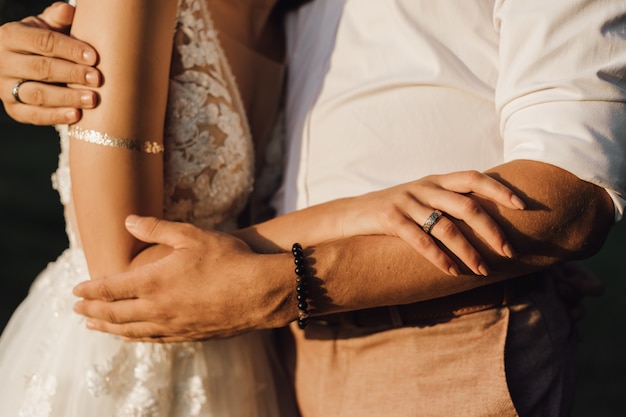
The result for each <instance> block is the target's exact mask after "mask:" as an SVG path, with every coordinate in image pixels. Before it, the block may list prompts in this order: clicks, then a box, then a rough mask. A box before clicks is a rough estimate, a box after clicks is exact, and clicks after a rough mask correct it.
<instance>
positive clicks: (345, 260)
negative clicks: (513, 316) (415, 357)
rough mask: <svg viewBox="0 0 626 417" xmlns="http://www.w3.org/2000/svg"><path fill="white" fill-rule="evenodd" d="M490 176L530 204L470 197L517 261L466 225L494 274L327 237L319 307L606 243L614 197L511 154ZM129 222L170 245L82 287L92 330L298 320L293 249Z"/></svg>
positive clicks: (319, 260) (193, 328) (522, 268)
mask: <svg viewBox="0 0 626 417" xmlns="http://www.w3.org/2000/svg"><path fill="white" fill-rule="evenodd" d="M491 175H493V176H495V177H497V178H498V179H500V180H501V181H503V182H505V183H506V184H509V185H510V186H511V187H512V188H513V189H514V190H517V192H518V193H519V194H520V195H523V196H524V199H525V201H526V202H527V204H528V208H527V209H526V210H524V211H520V210H502V211H499V210H498V208H497V206H495V205H491V204H486V203H485V202H484V201H480V200H479V199H478V197H474V198H476V199H477V201H479V202H481V203H482V204H484V208H485V209H486V210H487V211H488V213H489V214H490V215H491V216H493V218H494V219H496V221H497V222H498V223H499V224H500V225H501V227H502V228H503V230H504V232H505V234H506V235H507V236H508V237H509V238H510V239H511V241H512V244H513V245H514V247H515V248H516V250H517V253H518V256H517V257H516V258H515V259H508V258H505V257H502V256H500V255H499V254H498V253H496V252H495V251H493V250H491V249H490V248H489V247H486V246H485V245H484V243H483V242H482V241H481V240H480V239H479V238H477V237H476V236H474V235H472V233H470V232H469V231H468V233H467V236H468V237H469V239H470V242H471V243H472V244H474V245H475V246H476V247H477V248H478V249H479V251H480V253H481V255H482V256H483V257H484V258H485V259H486V260H487V262H488V263H489V266H490V269H491V273H490V274H489V276H488V277H482V276H476V275H474V274H471V273H469V271H467V270H466V271H464V272H463V274H462V275H461V276H460V277H451V276H449V275H447V274H445V273H443V272H441V271H440V270H439V269H437V268H435V267H434V266H433V265H432V264H431V263H429V262H428V261H427V260H426V259H425V258H423V257H421V256H420V255H418V254H416V253H415V251H414V250H413V249H412V248H411V247H410V246H409V245H407V244H406V243H405V242H403V241H402V240H400V239H398V238H393V237H387V236H359V237H353V238H348V239H342V240H337V241H331V242H327V243H323V244H319V245H316V246H314V247H311V248H307V253H309V254H310V258H311V259H312V260H313V262H314V265H313V267H314V269H315V277H316V278H318V279H319V280H315V282H316V283H319V284H316V288H317V291H314V295H313V297H312V298H313V300H312V303H311V304H312V306H313V307H314V308H313V311H314V314H326V313H332V312H337V311H344V310H355V309H362V308H369V307H374V306H381V305H395V304H403V303H410V302H416V301H420V300H425V299H431V298H436V297H441V296H444V295H447V294H452V293H457V292H460V291H464V290H468V289H470V288H474V287H478V286H482V285H486V284H489V283H492V282H495V281H499V280H503V279H507V278H512V277H517V276H521V275H524V274H526V273H528V272H531V271H534V270H538V269H541V268H545V267H547V266H549V265H552V264H555V263H557V262H561V261H565V260H570V259H580V258H584V257H587V256H589V255H591V254H593V253H594V252H595V251H597V250H598V249H599V248H600V247H601V245H602V242H603V241H604V239H605V237H606V235H607V233H608V230H609V229H610V227H611V225H612V224H613V218H614V209H613V204H612V201H611V199H610V197H609V196H608V194H607V193H606V192H605V191H604V190H603V189H601V188H599V187H597V186H595V185H592V184H590V183H588V182H585V181H582V180H580V179H578V178H577V177H575V176H573V175H572V174H570V173H568V172H566V171H564V170H562V169H560V168H556V167H554V166H551V165H547V164H544V163H539V162H532V161H515V162H511V163H507V164H504V165H502V166H500V167H497V168H495V169H494V170H492V171H491ZM458 226H459V227H460V228H464V225H463V224H460V223H458ZM129 230H131V232H133V233H134V234H135V235H136V236H137V237H139V238H140V239H145V240H148V241H155V242H158V243H162V244H166V245H170V246H172V247H174V251H173V253H172V254H171V255H169V256H168V257H166V258H164V259H162V260H160V261H158V262H155V263H154V264H151V265H148V266H146V267H144V268H140V269H137V270H135V271H131V272H129V273H125V274H120V275H116V276H112V277H108V278H105V279H102V280H97V281H93V282H89V283H84V284H81V285H80V286H79V287H77V289H76V294H77V295H78V296H80V297H84V298H85V300H84V301H82V302H79V303H78V304H77V306H76V311H77V312H79V313H81V314H85V315H87V316H89V317H91V319H90V320H89V321H88V325H89V327H91V328H93V329H98V330H102V331H106V332H112V333H117V334H120V335H123V336H126V337H128V338H130V339H133V340H152V341H180V340H199V339H205V338H211V337H224V336H230V335H233V334H237V333H240V332H243V331H247V330H251V329H259V328H271V327H279V326H283V325H285V324H287V323H288V322H290V321H292V320H294V319H295V318H296V317H297V314H298V309H297V302H296V300H295V274H294V272H293V257H292V255H291V254H289V253H281V254H274V255H259V254H255V253H253V252H252V251H251V250H250V249H249V248H248V247H247V246H246V245H245V244H244V243H243V242H242V241H240V240H238V239H235V238H233V237H232V236H229V235H224V234H219V233H215V232H206V231H201V230H199V229H196V228H193V227H192V226H189V225H182V224H175V223H167V222H162V221H156V220H155V219H147V220H146V219H142V220H141V221H139V222H138V223H136V224H135V225H134V226H131V227H130V228H129ZM294 233H295V235H297V231H295V232H294Z"/></svg>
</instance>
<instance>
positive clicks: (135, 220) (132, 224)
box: [125, 214, 139, 229]
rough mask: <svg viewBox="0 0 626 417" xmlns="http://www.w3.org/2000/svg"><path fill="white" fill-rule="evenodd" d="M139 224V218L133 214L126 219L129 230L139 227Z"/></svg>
mask: <svg viewBox="0 0 626 417" xmlns="http://www.w3.org/2000/svg"><path fill="white" fill-rule="evenodd" d="M138 222H139V216H136V215H134V214H131V215H130V216H128V217H126V222H125V224H126V227H127V228H129V229H133V228H135V227H136V226H137V223H138Z"/></svg>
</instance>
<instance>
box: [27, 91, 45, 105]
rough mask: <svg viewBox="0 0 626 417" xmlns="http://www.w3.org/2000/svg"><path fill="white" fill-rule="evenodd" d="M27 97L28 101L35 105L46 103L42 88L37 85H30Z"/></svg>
mask: <svg viewBox="0 0 626 417" xmlns="http://www.w3.org/2000/svg"><path fill="white" fill-rule="evenodd" d="M27 97H28V100H29V102H30V103H31V104H33V105H35V106H43V105H44V104H45V103H46V95H45V93H44V91H43V88H41V87H39V86H36V87H31V88H30V93H29V94H28V96H27Z"/></svg>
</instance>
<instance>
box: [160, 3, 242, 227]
mask: <svg viewBox="0 0 626 417" xmlns="http://www.w3.org/2000/svg"><path fill="white" fill-rule="evenodd" d="M169 97H170V99H169V104H168V113H167V119H166V137H165V144H166V155H165V178H166V179H165V198H166V201H165V215H166V217H167V218H169V219H171V220H179V221H188V222H193V223H195V224H196V225H198V226H201V227H217V228H220V229H229V228H232V227H234V226H235V224H234V220H235V217H236V216H234V215H233V214H235V215H236V214H237V213H239V212H240V211H241V209H242V208H243V206H244V205H245V203H246V200H247V198H248V195H249V193H250V192H251V190H252V175H253V172H254V167H253V162H254V151H253V146H252V140H251V138H250V133H249V128H248V125H247V120H246V119H245V117H244V116H243V115H244V114H245V113H244V109H243V105H242V103H241V99H240V97H239V92H238V90H237V87H236V84H235V80H234V78H233V75H232V73H231V71H230V68H229V66H228V64H227V61H226V59H225V57H224V53H223V51H222V49H221V46H220V44H219V40H218V37H217V33H216V31H215V28H214V25H213V22H212V21H211V18H210V16H209V13H208V11H207V9H206V4H205V2H203V1H199V0H182V1H181V2H180V5H179V17H178V27H177V30H176V35H175V48H174V54H173V57H172V69H171V80H170V95H169Z"/></svg>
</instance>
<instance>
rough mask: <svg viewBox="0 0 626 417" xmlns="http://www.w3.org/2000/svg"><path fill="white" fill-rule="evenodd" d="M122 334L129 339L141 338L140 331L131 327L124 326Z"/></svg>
mask: <svg viewBox="0 0 626 417" xmlns="http://www.w3.org/2000/svg"><path fill="white" fill-rule="evenodd" d="M120 334H121V336H123V337H127V338H129V339H138V338H139V333H137V331H136V330H134V329H132V328H130V327H124V328H122V330H121V331H120Z"/></svg>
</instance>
